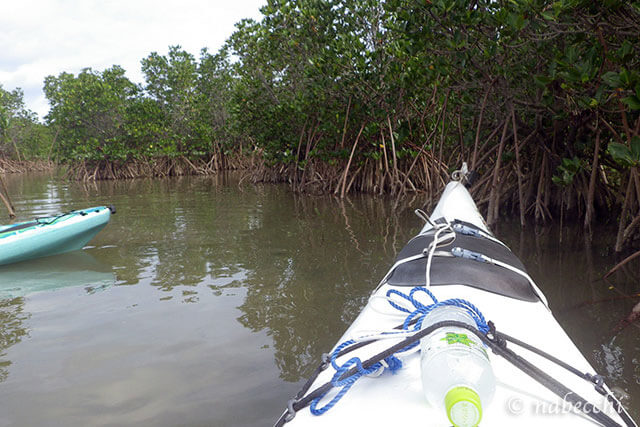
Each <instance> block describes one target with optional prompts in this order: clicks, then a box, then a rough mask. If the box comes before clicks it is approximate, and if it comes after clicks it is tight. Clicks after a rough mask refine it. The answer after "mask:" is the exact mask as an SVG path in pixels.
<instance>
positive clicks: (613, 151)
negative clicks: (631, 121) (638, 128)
mask: <svg viewBox="0 0 640 427" xmlns="http://www.w3.org/2000/svg"><path fill="white" fill-rule="evenodd" d="M607 151H608V152H609V154H610V155H611V157H613V159H614V160H615V161H616V162H617V163H619V164H620V165H622V166H627V167H633V166H640V137H638V136H634V137H633V138H632V139H631V143H630V144H629V146H627V145H624V144H620V143H617V142H611V143H609V146H608V147H607Z"/></svg>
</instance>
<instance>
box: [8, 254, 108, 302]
mask: <svg viewBox="0 0 640 427" xmlns="http://www.w3.org/2000/svg"><path fill="white" fill-rule="evenodd" d="M114 283H115V276H114V274H113V272H112V271H111V267H110V266H108V265H105V264H103V263H101V262H99V261H98V260H96V259H95V257H93V256H91V255H90V254H88V253H87V252H83V251H77V252H72V253H67V254H62V255H56V256H51V257H45V258H39V259H35V260H29V261H24V262H20V263H17V264H10V265H5V266H2V267H0V299H6V298H16V297H24V296H27V295H29V294H32V293H34V292H42V291H53V290H56V289H60V288H64V287H72V286H84V287H85V289H86V291H87V292H88V293H91V292H95V291H96V290H98V289H104V288H105V287H108V286H111V285H113V284H114Z"/></svg>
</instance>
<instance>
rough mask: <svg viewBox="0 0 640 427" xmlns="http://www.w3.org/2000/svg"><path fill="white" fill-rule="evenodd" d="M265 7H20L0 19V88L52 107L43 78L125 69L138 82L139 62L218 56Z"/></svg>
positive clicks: (202, 3)
mask: <svg viewBox="0 0 640 427" xmlns="http://www.w3.org/2000/svg"><path fill="white" fill-rule="evenodd" d="M264 4H266V0H235V1H220V0H180V1H169V0H105V1H97V0H20V1H7V2H4V3H3V7H2V13H0V84H2V86H3V88H4V89H6V90H12V89H14V88H16V87H20V88H22V89H23V90H24V93H25V101H26V103H27V106H28V108H30V109H32V110H33V111H35V112H36V113H38V115H39V116H40V117H43V116H44V115H45V114H46V113H47V111H48V109H49V106H48V104H47V101H46V98H45V97H44V94H43V93H42V85H43V81H44V78H45V77H46V76H48V75H58V74H60V73H61V72H63V71H66V72H71V73H78V72H79V71H80V70H81V69H82V68H85V67H91V68H93V69H95V70H103V69H105V68H108V67H110V66H112V65H114V64H117V65H120V66H122V67H123V68H124V69H125V70H126V71H127V76H128V77H129V78H130V79H131V80H133V81H135V82H138V83H140V82H142V74H141V72H140V60H141V59H143V58H145V57H146V56H147V55H149V53H151V52H154V51H155V52H158V53H161V54H165V53H166V52H167V48H168V46H170V45H180V46H182V48H183V49H185V50H187V51H188V52H190V53H192V54H193V55H195V56H196V57H198V56H199V52H200V50H201V49H202V48H204V47H207V48H208V49H209V50H210V51H211V52H215V51H217V50H218V49H219V48H220V46H222V44H223V43H224V41H225V40H226V39H227V38H228V37H229V36H230V35H231V34H232V33H233V31H234V29H235V28H234V24H235V23H236V22H238V21H240V20H241V19H243V18H253V19H260V16H261V15H260V12H259V9H260V7H261V6H262V5H264Z"/></svg>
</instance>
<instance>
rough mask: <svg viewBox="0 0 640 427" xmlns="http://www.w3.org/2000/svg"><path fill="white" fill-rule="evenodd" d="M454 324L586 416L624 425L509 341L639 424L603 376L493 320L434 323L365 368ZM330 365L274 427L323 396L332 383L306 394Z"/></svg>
mask: <svg viewBox="0 0 640 427" xmlns="http://www.w3.org/2000/svg"><path fill="white" fill-rule="evenodd" d="M452 326H453V327H458V328H465V329H467V330H469V331H471V332H473V333H474V334H476V335H477V336H478V337H479V338H480V339H481V340H482V341H483V342H484V343H485V344H486V345H487V346H488V347H489V348H491V350H492V351H493V352H494V353H495V354H498V355H500V356H502V357H504V358H505V359H506V360H507V361H509V362H510V363H512V364H513V365H514V366H515V367H517V368H519V369H520V370H522V371H523V372H524V373H526V374H527V375H529V376H530V377H531V378H533V379H534V380H536V381H538V382H539V383H540V384H542V385H543V386H545V387H546V388H547V389H549V390H550V391H551V392H553V393H554V394H556V395H557V396H558V397H560V398H561V399H564V400H565V401H567V402H569V403H571V404H572V405H573V406H574V407H575V408H577V409H579V410H580V411H582V412H583V413H584V414H585V415H587V416H589V417H590V418H592V419H593V420H594V421H596V422H597V423H598V424H599V425H601V426H604V427H622V426H621V425H620V424H618V423H617V422H616V421H614V420H613V419H611V417H609V416H608V415H607V414H605V413H604V412H603V411H602V410H601V409H599V408H597V407H595V406H594V405H593V404H592V403H590V402H588V401H587V400H585V399H584V398H582V397H581V396H580V395H578V394H577V393H575V392H573V391H572V390H571V389H569V388H568V387H566V386H565V385H564V384H562V383H560V382H559V381H558V380H556V379H555V378H553V377H551V376H550V375H548V374H547V373H545V372H544V371H542V370H541V369H539V368H538V367H536V366H535V365H533V364H532V363H531V362H529V361H528V360H526V359H524V358H523V357H522V356H520V355H518V354H517V353H515V352H514V351H513V350H511V349H509V348H507V341H509V342H511V343H513V344H515V345H518V346H520V347H522V348H524V349H526V350H529V351H531V352H533V353H535V354H537V355H539V356H541V357H544V358H546V359H548V360H549V361H551V362H554V363H556V364H557V365H559V366H561V367H563V368H565V369H566V370H568V371H569V372H571V373H573V374H575V375H577V376H578V377H580V378H582V379H584V380H586V381H589V382H591V383H593V385H594V387H595V389H596V391H598V393H600V394H602V395H603V396H606V398H607V400H608V401H609V402H610V403H611V404H612V406H613V408H614V409H615V410H616V412H617V413H618V414H619V415H620V418H622V420H623V421H624V423H625V425H626V426H627V427H637V424H636V423H635V422H634V421H633V420H632V419H631V417H630V416H629V415H628V414H627V412H626V411H625V410H624V408H623V407H622V405H621V404H620V402H619V401H618V400H617V399H616V398H615V397H614V396H613V395H612V394H611V393H610V392H609V391H607V390H606V389H605V387H604V381H603V379H602V377H600V376H599V375H591V374H588V373H583V372H580V371H579V370H577V369H575V368H574V367H572V366H570V365H568V364H567V363H565V362H563V361H561V360H559V359H557V358H555V357H554V356H551V355H550V354H548V353H546V352H544V351H542V350H540V349H537V348H535V347H533V346H531V345H529V344H526V343H524V342H522V341H520V340H518V339H516V338H513V337H510V336H509V335H507V334H503V333H501V332H498V331H496V329H495V326H494V325H493V322H489V327H490V331H489V333H488V334H486V335H485V334H482V333H480V332H478V330H477V329H476V328H474V327H473V326H470V325H467V324H466V323H462V322H457V321H444V322H438V323H435V324H433V325H431V326H429V327H427V328H424V329H421V330H420V331H418V332H416V333H415V334H413V335H411V336H409V337H407V338H405V339H404V340H402V341H400V342H398V343H397V344H395V345H393V346H391V347H389V348H387V349H386V350H384V351H381V352H380V353H378V354H376V355H374V356H373V357H371V358H369V359H368V360H366V361H365V362H363V363H362V367H363V368H364V369H368V368H370V367H371V366H372V365H374V364H376V363H378V362H380V361H382V360H384V359H385V358H387V357H389V356H391V355H393V354H395V353H396V352H398V351H399V350H401V349H403V348H406V347H407V346H409V345H411V344H413V343H415V342H417V341H419V340H420V339H421V338H424V337H425V336H427V335H429V334H430V333H431V332H433V331H435V330H436V329H439V328H443V327H452ZM400 328H401V327H396V329H400ZM374 341H375V340H373V339H372V340H370V341H363V342H360V343H356V344H354V345H352V346H349V347H347V348H345V349H343V350H342V351H341V352H340V353H339V355H338V357H340V356H343V355H345V354H347V353H349V352H351V351H353V350H356V349H357V348H361V347H363V346H365V345H367V344H370V343H372V342H374ZM328 366H329V361H328V355H323V363H322V364H321V365H320V366H319V367H318V368H317V369H316V372H315V373H314V375H313V376H312V377H311V378H309V380H308V381H307V382H306V383H305V384H304V386H303V387H302V389H301V390H300V391H299V392H298V394H297V395H296V397H295V398H294V399H292V400H290V401H289V403H288V406H287V410H285V411H284V413H283V414H282V415H281V416H280V418H279V419H278V420H277V421H276V423H275V424H274V427H281V426H283V425H284V424H285V423H287V422H288V421H291V420H292V419H293V417H295V414H296V412H297V411H299V410H301V409H303V408H305V407H307V406H309V405H310V404H311V402H312V401H313V400H314V399H316V398H318V397H320V396H323V395H324V394H326V393H327V392H328V391H329V390H330V389H331V388H332V387H333V385H332V384H331V382H327V383H325V384H323V385H321V386H320V387H318V388H316V389H315V390H313V391H311V392H310V393H308V394H307V392H308V391H309V389H310V388H311V385H312V384H313V382H314V381H315V379H316V378H317V376H318V375H319V374H320V373H321V372H322V371H323V370H324V369H326V368H327V367H328ZM357 371H358V368H357V367H354V368H352V369H350V370H349V371H347V372H345V373H344V374H343V375H342V377H341V378H340V380H342V379H345V378H348V377H350V376H352V375H354V374H355V373H357Z"/></svg>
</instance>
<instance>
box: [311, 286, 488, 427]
mask: <svg viewBox="0 0 640 427" xmlns="http://www.w3.org/2000/svg"><path fill="white" fill-rule="evenodd" d="M418 292H423V293H426V294H427V295H428V296H429V297H430V298H431V300H432V301H433V304H428V305H425V304H423V303H421V302H420V301H418V300H417V299H416V298H415V294H416V293H418ZM392 295H395V296H398V297H400V298H402V299H405V300H407V301H409V302H410V303H411V304H412V305H413V307H414V308H415V310H413V311H411V310H410V309H407V308H405V307H402V306H401V305H399V304H397V303H395V302H394V301H393V300H392V298H391V297H392ZM386 297H387V301H388V302H389V304H390V305H391V306H392V307H393V308H395V309H396V310H399V311H401V312H404V313H408V315H407V317H406V318H405V320H404V322H403V324H402V330H401V331H387V332H382V334H383V335H390V337H392V336H393V335H398V334H402V335H403V336H406V334H407V332H419V331H420V330H421V329H422V322H423V321H424V318H425V316H426V315H427V314H429V313H430V312H432V311H433V310H434V309H436V308H439V307H444V306H454V307H459V308H462V309H464V310H466V312H467V313H468V314H469V315H470V316H471V317H472V318H473V320H474V321H475V323H476V326H477V328H478V331H479V332H480V333H482V334H483V335H484V334H487V333H488V332H489V326H488V324H487V322H486V320H485V318H484V316H483V315H482V312H481V311H480V310H479V309H478V308H477V307H476V306H475V305H473V304H472V303H470V302H469V301H467V300H464V299H460V298H451V299H448V300H445V301H438V299H437V298H436V297H435V295H433V293H432V292H431V291H430V290H429V289H427V288H426V287H424V286H416V287H414V288H412V289H411V290H410V291H409V293H408V294H405V293H402V292H400V291H398V290H396V289H390V290H388V291H387V294H386ZM356 343H357V341H356V340H353V339H351V340H347V341H345V342H343V343H341V344H340V345H339V346H338V347H336V348H335V349H334V350H333V351H332V352H331V355H330V361H331V366H333V368H334V369H335V371H336V372H335V374H334V375H333V377H332V378H331V381H330V382H331V385H332V386H333V387H335V388H340V391H339V392H338V393H337V394H336V395H335V396H334V397H333V398H332V399H331V400H330V401H329V402H328V403H327V404H326V405H324V406H323V407H320V408H319V407H318V405H319V403H320V400H321V399H322V398H323V397H324V396H325V394H323V395H322V396H319V397H317V398H316V399H314V400H313V401H312V402H311V405H310V407H309V409H310V410H311V413H312V414H313V415H322V414H324V413H325V412H327V411H328V410H329V409H331V408H333V406H335V404H336V403H338V402H339V401H340V399H342V397H343V396H344V395H345V394H346V393H347V392H348V391H349V389H350V388H351V386H353V384H355V382H356V381H357V380H358V379H359V378H361V377H362V376H364V375H372V374H374V373H375V372H378V371H379V370H381V369H384V368H385V367H386V368H387V369H389V370H390V371H391V373H393V374H395V373H396V372H397V371H398V369H400V368H402V361H401V360H400V359H399V358H398V357H396V356H395V354H398V353H402V352H406V351H409V350H411V349H413V348H414V347H416V346H417V345H419V344H420V342H419V341H416V342H414V343H412V344H410V345H408V346H407V347H405V348H403V349H401V350H399V351H398V352H396V353H395V354H394V355H391V356H389V357H387V358H385V359H384V363H383V362H378V363H375V364H373V365H371V366H370V367H369V368H364V366H363V365H362V361H361V360H360V358H359V357H352V358H350V359H349V360H347V361H346V362H345V363H343V364H342V365H339V364H338V363H337V361H336V359H337V358H338V357H339V355H340V353H341V352H342V351H343V350H344V349H346V348H348V347H349V346H351V345H354V344H356ZM385 365H386V366H385ZM353 367H356V368H357V371H356V372H355V373H354V374H353V375H350V376H347V377H345V378H342V377H343V375H344V374H345V373H347V372H348V371H349V370H350V369H352V368H353Z"/></svg>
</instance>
